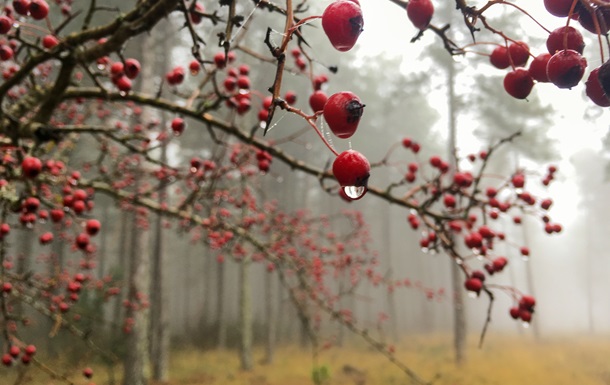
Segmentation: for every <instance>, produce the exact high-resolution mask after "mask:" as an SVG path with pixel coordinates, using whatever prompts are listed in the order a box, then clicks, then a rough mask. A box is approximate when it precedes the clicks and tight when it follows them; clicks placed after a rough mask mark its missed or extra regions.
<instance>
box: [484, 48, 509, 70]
mask: <svg viewBox="0 0 610 385" xmlns="http://www.w3.org/2000/svg"><path fill="white" fill-rule="evenodd" d="M489 62H490V63H491V64H492V65H493V66H494V67H496V68H498V69H501V70H503V69H505V68H508V66H510V60H509V58H508V48H507V47H506V46H503V45H499V46H497V47H496V48H494V50H493V51H491V55H489Z"/></svg>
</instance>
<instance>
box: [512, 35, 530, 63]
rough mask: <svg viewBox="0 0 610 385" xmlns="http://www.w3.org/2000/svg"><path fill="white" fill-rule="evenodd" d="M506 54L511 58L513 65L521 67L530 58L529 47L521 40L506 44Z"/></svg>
mask: <svg viewBox="0 0 610 385" xmlns="http://www.w3.org/2000/svg"><path fill="white" fill-rule="evenodd" d="M508 56H509V57H510V60H512V63H513V66H515V67H523V66H525V65H526V64H527V61H528V60H529V58H530V48H529V46H528V45H527V44H526V43H524V42H522V41H517V42H514V43H511V44H510V45H509V46H508Z"/></svg>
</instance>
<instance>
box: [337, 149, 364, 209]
mask: <svg viewBox="0 0 610 385" xmlns="http://www.w3.org/2000/svg"><path fill="white" fill-rule="evenodd" d="M370 171H371V165H370V163H369V161H368V160H367V159H366V158H365V157H364V155H362V154H361V153H359V152H358V151H355V150H346V151H343V152H342V153H341V154H339V156H337V158H336V159H335V161H334V162H333V175H334V176H335V178H336V179H337V182H339V185H341V187H342V189H343V191H344V192H345V194H346V195H347V196H348V197H349V198H351V199H353V200H355V199H360V198H362V197H363V196H364V194H366V191H367V184H368V180H369V176H370Z"/></svg>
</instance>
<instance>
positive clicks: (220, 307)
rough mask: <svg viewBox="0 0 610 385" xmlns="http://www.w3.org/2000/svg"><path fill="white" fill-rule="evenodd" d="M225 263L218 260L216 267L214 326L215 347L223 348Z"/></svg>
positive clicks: (225, 330) (225, 336) (225, 331)
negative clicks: (215, 335)
mask: <svg viewBox="0 0 610 385" xmlns="http://www.w3.org/2000/svg"><path fill="white" fill-rule="evenodd" d="M225 263H226V261H223V262H218V265H217V267H216V272H217V274H216V276H217V279H218V281H216V294H217V295H216V328H217V330H218V340H217V347H218V348H220V349H224V348H226V347H227V324H226V319H225V318H226V317H225V309H226V306H225V291H224V287H225V270H226V269H225Z"/></svg>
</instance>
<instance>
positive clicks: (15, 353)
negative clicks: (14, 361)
mask: <svg viewBox="0 0 610 385" xmlns="http://www.w3.org/2000/svg"><path fill="white" fill-rule="evenodd" d="M8 353H9V354H10V355H11V356H13V357H14V358H17V357H19V354H21V349H19V346H16V345H13V346H11V347H10V348H9V350H8Z"/></svg>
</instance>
